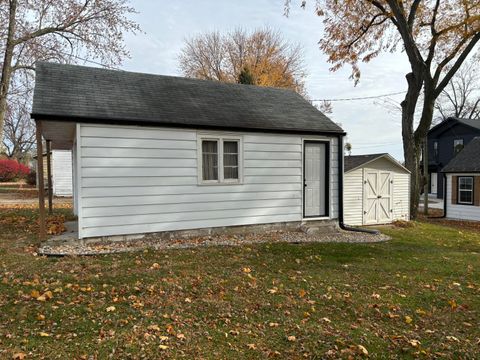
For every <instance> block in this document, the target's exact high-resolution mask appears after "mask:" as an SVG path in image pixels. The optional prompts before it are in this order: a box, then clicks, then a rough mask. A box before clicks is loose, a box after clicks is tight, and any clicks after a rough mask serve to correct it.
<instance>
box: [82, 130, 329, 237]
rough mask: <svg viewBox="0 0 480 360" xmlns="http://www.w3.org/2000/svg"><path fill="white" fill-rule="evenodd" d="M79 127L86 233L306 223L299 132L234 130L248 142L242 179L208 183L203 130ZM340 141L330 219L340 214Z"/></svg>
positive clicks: (83, 228) (245, 145) (122, 232)
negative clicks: (202, 178)
mask: <svg viewBox="0 0 480 360" xmlns="http://www.w3.org/2000/svg"><path fill="white" fill-rule="evenodd" d="M79 129H80V136H79V137H77V151H78V153H79V159H78V163H77V165H78V166H79V170H80V171H79V174H78V182H79V188H80V189H79V190H80V191H79V192H80V197H81V199H80V200H79V201H78V206H79V207H80V211H79V214H80V215H79V235H80V237H81V238H84V237H95V236H108V235H120V234H136V233H148V232H160V231H172V230H184V229H195V228H205V227H218V226H233V225H249V224H262V223H274V222H288V221H301V220H302V196H303V195H302V194H303V180H302V179H303V176H302V163H303V162H302V151H303V149H302V136H300V135H276V134H263V133H262V134H260V133H234V134H233V135H234V136H241V137H242V139H243V182H242V183H241V184H226V185H218V184H216V185H203V184H198V175H197V135H198V134H203V133H204V132H201V131H198V132H197V131H195V130H185V129H167V128H148V127H136V126H113V125H111V126H110V125H90V124H88V125H87V124H81V125H79ZM205 133H208V134H214V133H215V132H205ZM222 134H223V133H222ZM309 139H310V137H309ZM334 142H335V144H332V146H331V161H332V163H331V164H332V169H331V173H330V175H331V189H330V190H331V194H330V198H331V200H332V201H331V206H332V208H331V217H336V216H337V214H338V206H337V205H338V201H337V200H338V196H335V194H336V193H335V191H337V189H338V183H337V174H338V171H337V166H338V161H337V160H336V157H337V155H336V154H337V147H336V141H334Z"/></svg>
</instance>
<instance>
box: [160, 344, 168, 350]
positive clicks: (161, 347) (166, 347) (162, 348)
mask: <svg viewBox="0 0 480 360" xmlns="http://www.w3.org/2000/svg"><path fill="white" fill-rule="evenodd" d="M158 348H159V349H160V350H167V349H168V346H167V345H163V344H160V345H159V346H158Z"/></svg>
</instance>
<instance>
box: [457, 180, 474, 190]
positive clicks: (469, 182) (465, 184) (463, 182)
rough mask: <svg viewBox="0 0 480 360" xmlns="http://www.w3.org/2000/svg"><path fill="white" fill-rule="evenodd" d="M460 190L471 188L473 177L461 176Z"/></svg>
mask: <svg viewBox="0 0 480 360" xmlns="http://www.w3.org/2000/svg"><path fill="white" fill-rule="evenodd" d="M460 190H473V179H472V178H470V177H461V178H460Z"/></svg>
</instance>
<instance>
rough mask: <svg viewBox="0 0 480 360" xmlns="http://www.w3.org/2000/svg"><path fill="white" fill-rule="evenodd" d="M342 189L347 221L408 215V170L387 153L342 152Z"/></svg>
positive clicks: (374, 220)
mask: <svg viewBox="0 0 480 360" xmlns="http://www.w3.org/2000/svg"><path fill="white" fill-rule="evenodd" d="M343 191H344V214H345V215H344V217H345V218H344V219H345V220H344V221H345V224H347V225H354V226H355V225H376V224H388V223H391V222H393V221H395V220H409V218H410V172H409V171H408V170H407V169H406V168H405V167H403V166H402V165H401V164H400V163H399V162H397V161H396V160H395V159H394V158H393V157H391V156H390V155H389V154H370V155H357V156H345V176H344V187H343Z"/></svg>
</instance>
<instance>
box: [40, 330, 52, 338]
mask: <svg viewBox="0 0 480 360" xmlns="http://www.w3.org/2000/svg"><path fill="white" fill-rule="evenodd" d="M38 335H39V336H40V337H49V336H50V334H48V333H46V332H43V331H42V332H39V333H38Z"/></svg>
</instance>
